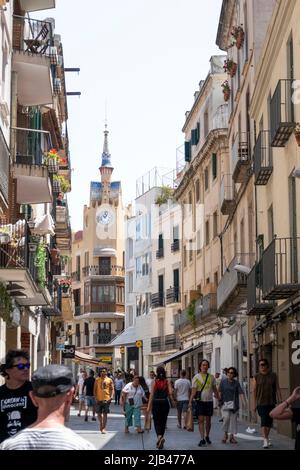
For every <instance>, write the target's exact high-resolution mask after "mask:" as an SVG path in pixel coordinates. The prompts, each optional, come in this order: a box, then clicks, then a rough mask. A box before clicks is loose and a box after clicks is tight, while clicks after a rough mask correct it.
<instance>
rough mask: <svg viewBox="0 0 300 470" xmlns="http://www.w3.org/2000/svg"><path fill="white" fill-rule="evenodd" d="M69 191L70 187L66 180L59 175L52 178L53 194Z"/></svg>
mask: <svg viewBox="0 0 300 470" xmlns="http://www.w3.org/2000/svg"><path fill="white" fill-rule="evenodd" d="M70 190H71V185H70V183H69V182H68V180H66V178H65V177H64V176H61V175H54V176H53V191H54V192H55V193H60V192H63V193H68V192H69V191H70Z"/></svg>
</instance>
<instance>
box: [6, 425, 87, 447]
mask: <svg viewBox="0 0 300 470" xmlns="http://www.w3.org/2000/svg"><path fill="white" fill-rule="evenodd" d="M0 449H1V450H96V448H95V447H94V445H93V444H91V443H90V442H88V441H86V440H85V439H83V438H82V437H80V436H78V434H76V433H75V432H74V431H72V430H71V429H69V428H66V427H57V428H26V429H23V431H20V432H19V433H18V434H16V435H15V436H13V437H10V438H9V439H6V441H4V442H2V444H0Z"/></svg>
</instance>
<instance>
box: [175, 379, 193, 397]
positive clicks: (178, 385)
mask: <svg viewBox="0 0 300 470" xmlns="http://www.w3.org/2000/svg"><path fill="white" fill-rule="evenodd" d="M174 388H175V390H176V399H177V401H188V400H189V398H190V389H191V382H190V381H189V380H188V379H178V380H176V382H175V385H174Z"/></svg>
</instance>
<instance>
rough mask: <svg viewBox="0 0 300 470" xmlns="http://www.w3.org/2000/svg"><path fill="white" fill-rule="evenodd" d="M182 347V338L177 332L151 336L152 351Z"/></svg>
mask: <svg viewBox="0 0 300 470" xmlns="http://www.w3.org/2000/svg"><path fill="white" fill-rule="evenodd" d="M179 348H180V340H179V338H178V336H177V335H176V334H171V335H166V336H157V337H156V338H151V352H166V351H172V350H173V349H175V350H178V349H179Z"/></svg>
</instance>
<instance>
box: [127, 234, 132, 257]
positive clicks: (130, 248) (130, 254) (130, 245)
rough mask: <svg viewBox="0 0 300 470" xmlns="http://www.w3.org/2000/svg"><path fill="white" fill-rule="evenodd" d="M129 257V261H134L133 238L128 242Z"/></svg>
mask: <svg viewBox="0 0 300 470" xmlns="http://www.w3.org/2000/svg"><path fill="white" fill-rule="evenodd" d="M128 256H129V259H132V257H133V240H132V238H129V240H128Z"/></svg>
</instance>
